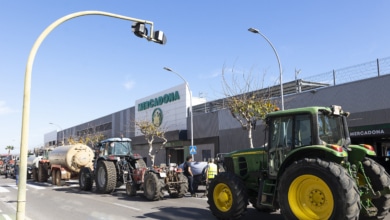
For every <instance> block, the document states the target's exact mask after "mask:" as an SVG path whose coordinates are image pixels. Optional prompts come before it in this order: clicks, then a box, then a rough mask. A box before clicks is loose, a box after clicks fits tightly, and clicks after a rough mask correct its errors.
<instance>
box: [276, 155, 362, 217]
mask: <svg viewBox="0 0 390 220" xmlns="http://www.w3.org/2000/svg"><path fill="white" fill-rule="evenodd" d="M278 195H279V204H280V209H281V213H282V215H284V216H285V218H286V219H344V220H347V219H358V217H359V212H360V196H359V192H358V188H357V185H356V183H355V182H354V180H353V179H352V177H351V176H349V175H348V173H347V172H346V170H345V168H343V167H342V166H340V165H339V164H337V163H333V162H328V161H322V160H320V159H307V158H306V159H303V160H300V161H298V162H294V163H293V164H291V165H290V166H289V167H288V168H287V169H286V171H285V172H284V173H283V175H282V177H281V179H280V182H279V187H278Z"/></svg>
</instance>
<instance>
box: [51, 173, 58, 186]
mask: <svg viewBox="0 0 390 220" xmlns="http://www.w3.org/2000/svg"><path fill="white" fill-rule="evenodd" d="M56 173H57V170H55V169H54V170H52V171H51V176H52V177H51V184H53V185H57V181H56V180H57V179H56Z"/></svg>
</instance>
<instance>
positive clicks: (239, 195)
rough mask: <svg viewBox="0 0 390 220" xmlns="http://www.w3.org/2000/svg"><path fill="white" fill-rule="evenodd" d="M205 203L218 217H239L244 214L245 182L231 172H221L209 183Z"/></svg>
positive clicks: (245, 203)
mask: <svg viewBox="0 0 390 220" xmlns="http://www.w3.org/2000/svg"><path fill="white" fill-rule="evenodd" d="M208 190H209V191H208V193H207V203H208V204H209V205H210V207H209V208H210V210H211V212H212V213H213V215H215V216H216V217H217V218H218V219H239V218H241V217H242V216H243V215H245V214H246V211H247V206H248V195H247V192H246V187H245V184H244V183H243V182H242V180H241V179H240V178H239V177H238V176H236V175H235V174H234V173H231V172H221V173H219V174H218V175H217V176H215V177H214V179H213V181H211V182H210V184H209V189H208Z"/></svg>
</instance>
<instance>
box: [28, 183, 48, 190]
mask: <svg viewBox="0 0 390 220" xmlns="http://www.w3.org/2000/svg"><path fill="white" fill-rule="evenodd" d="M27 186H28V187H31V188H35V189H45V188H46V187H43V186H38V185H33V184H27Z"/></svg>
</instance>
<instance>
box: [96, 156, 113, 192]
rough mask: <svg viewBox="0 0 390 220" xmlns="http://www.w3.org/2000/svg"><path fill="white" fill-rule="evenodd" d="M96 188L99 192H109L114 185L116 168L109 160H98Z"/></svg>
mask: <svg viewBox="0 0 390 220" xmlns="http://www.w3.org/2000/svg"><path fill="white" fill-rule="evenodd" d="M95 178H96V179H95V182H96V190H97V192H99V193H111V192H112V191H114V190H115V186H116V168H115V164H114V163H113V162H111V161H105V160H102V161H99V162H98V164H97V167H96V177H95Z"/></svg>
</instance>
